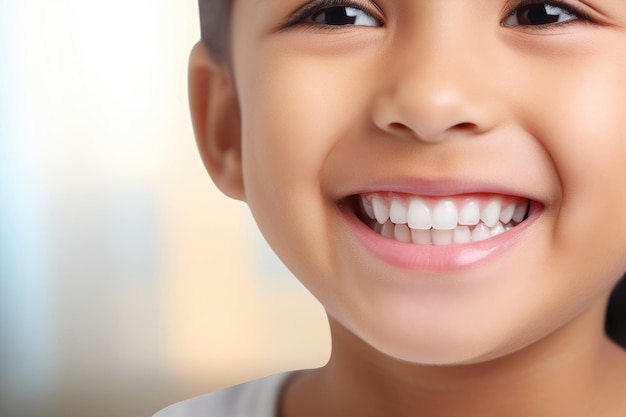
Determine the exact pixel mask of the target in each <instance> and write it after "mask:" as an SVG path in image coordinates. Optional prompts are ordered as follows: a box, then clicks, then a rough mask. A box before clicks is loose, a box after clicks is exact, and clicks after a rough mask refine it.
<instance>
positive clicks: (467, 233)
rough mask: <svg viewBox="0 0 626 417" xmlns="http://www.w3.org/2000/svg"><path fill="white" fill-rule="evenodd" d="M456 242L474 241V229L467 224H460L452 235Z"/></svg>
mask: <svg viewBox="0 0 626 417" xmlns="http://www.w3.org/2000/svg"><path fill="white" fill-rule="evenodd" d="M452 240H453V241H454V243H467V242H471V241H472V231H471V230H470V228H469V227H467V226H459V227H457V228H456V229H454V234H453V236H452Z"/></svg>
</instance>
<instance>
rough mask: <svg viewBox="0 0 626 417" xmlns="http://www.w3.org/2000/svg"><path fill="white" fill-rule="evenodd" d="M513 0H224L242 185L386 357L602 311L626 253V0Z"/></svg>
mask: <svg viewBox="0 0 626 417" xmlns="http://www.w3.org/2000/svg"><path fill="white" fill-rule="evenodd" d="M518 3H519V2H518V1H512V0H510V1H505V0H446V1H430V0H415V1H405V0H379V1H377V2H376V3H374V2H372V1H368V0H355V1H352V2H350V3H349V7H345V6H342V7H339V6H334V7H331V6H324V4H325V3H324V1H323V0H322V1H319V2H318V1H315V0H314V1H313V2H309V3H307V1H305V0H261V1H259V0H237V1H236V2H235V7H234V22H233V25H234V26H233V55H232V56H233V61H232V64H233V68H234V70H233V71H234V72H233V74H234V79H235V83H236V86H237V92H238V97H239V103H240V106H241V107H240V108H241V122H242V131H241V135H242V138H241V143H242V166H243V186H244V190H245V199H246V201H247V202H248V203H249V205H250V207H251V209H252V212H253V214H254V216H255V217H256V220H257V222H258V224H259V227H260V228H261V230H262V231H263V233H264V234H265V236H266V237H267V239H268V241H269V243H270V244H271V246H272V247H273V248H274V249H275V251H276V252H277V253H278V254H279V256H280V257H281V258H282V259H283V260H284V262H285V263H286V264H287V266H288V267H289V268H290V269H291V270H292V271H293V272H294V273H295V275H296V276H297V277H298V278H299V279H300V280H301V281H302V282H303V283H304V284H305V285H306V286H307V287H308V288H309V289H310V290H311V291H312V292H313V293H314V295H315V296H316V297H317V298H318V299H319V300H320V301H321V302H322V303H323V305H324V306H325V308H326V309H327V311H328V313H329V314H330V315H331V316H332V317H333V318H334V319H336V320H337V321H338V322H339V323H341V324H342V325H343V326H345V327H346V328H348V329H349V330H351V331H352V332H353V333H354V334H356V335H357V336H359V337H360V338H362V339H363V340H364V341H366V342H367V343H369V344H371V345H372V346H374V347H376V348H377V349H379V350H381V351H382V352H385V353H387V354H389V355H391V356H395V357H398V358H401V359H405V360H409V361H416V362H420V363H469V362H475V361H480V360H485V359H488V358H494V357H498V356H501V355H504V354H507V353H510V352H513V351H515V350H518V349H521V348H522V347H524V346H526V345H528V344H530V343H532V342H534V341H536V340H538V339H540V338H542V337H544V336H546V335H548V334H550V333H552V332H554V331H555V330H556V329H558V328H560V327H561V326H563V325H564V324H566V323H569V322H570V321H571V320H572V319H577V318H579V317H580V315H581V314H583V313H586V312H588V311H594V312H598V311H600V310H599V309H601V308H603V304H602V303H603V302H604V301H605V299H606V296H607V294H608V292H609V291H610V289H611V287H612V286H613V284H614V283H615V281H616V280H617V278H618V277H619V276H620V275H621V274H622V273H623V271H624V270H626V256H625V254H626V215H623V213H624V212H626V192H624V191H625V184H626V114H625V111H626V30H625V29H626V3H624V2H623V1H622V0H602V1H600V0H588V1H585V2H582V1H567V2H563V4H562V5H561V6H560V7H557V6H549V5H547V4H545V3H541V2H537V3H533V4H531V5H528V6H525V7H521V8H519V7H518ZM318 4H319V7H318ZM328 4H330V2H328ZM324 8H326V11H323V10H322V9H324ZM307 9H308V10H309V11H308V12H307ZM352 15H355V16H356V18H353V17H351V16H352ZM297 18H301V20H300V21H299V22H300V23H298V22H297V21H296V19H297ZM313 22H318V24H316V23H313ZM324 22H325V23H335V24H336V25H333V26H324V25H322V24H321V23H324ZM350 23H355V25H350ZM533 25H537V26H533ZM416 197H421V203H420V200H419V199H418V198H416ZM494 198H495V199H494ZM363 199H365V200H367V201H368V202H370V203H371V204H374V205H376V213H375V214H376V215H377V216H378V217H379V218H380V220H381V221H383V223H384V222H385V219H386V215H385V214H386V213H385V211H386V207H388V206H389V205H393V207H392V209H391V211H392V220H393V222H392V223H390V222H387V223H386V224H385V225H384V226H374V225H375V223H377V222H376V221H375V220H371V219H370V217H371V216H370V215H368V214H367V211H370V210H369V208H368V209H364V208H362V203H361V200H363ZM498 199H499V201H500V202H501V205H502V206H501V208H498ZM374 200H376V201H374ZM494 201H495V202H494ZM526 202H529V210H528V213H527V216H526V219H525V220H523V221H521V220H522V218H520V217H515V218H516V219H517V221H515V220H510V219H511V211H512V210H515V211H517V213H516V216H520V215H521V216H522V217H524V214H526V213H525V210H524V209H525V204H526ZM468 203H469V206H471V205H472V204H473V205H476V206H478V208H479V211H480V210H483V211H486V212H487V213H483V214H484V216H483V217H485V218H483V219H481V220H480V223H479V224H478V225H476V224H475V223H476V221H477V220H476V219H475V215H476V213H475V212H474V213H473V212H472V209H470V208H468V209H467V210H468V212H466V213H460V212H461V211H463V210H462V209H463V208H464V207H465V206H466V205H468ZM366 205H367V204H366ZM409 206H410V207H411V208H410V210H409V208H408V207H409ZM488 206H491V207H490V208H489V207H488ZM455 207H456V208H455ZM511 207H512V208H511ZM506 208H508V210H505V209H506ZM485 209H486V210H485ZM426 211H430V218H429V217H428V216H426V215H424V212H426ZM489 211H492V213H491V214H489V213H488V212H489ZM507 211H508V212H509V213H506V212H507ZM420 213H422V214H420ZM494 213H495V214H494ZM520 213H521V214H520ZM370 214H371V213H370ZM500 214H502V217H503V220H502V223H503V224H502V225H498V223H496V222H497V221H498V218H499V215H500ZM407 215H408V217H409V219H406V217H407ZM491 217H493V218H491ZM406 221H409V222H410V224H411V225H412V226H414V228H415V229H417V230H416V231H411V230H410V229H409V228H408V226H404V225H400V226H397V227H396V226H395V224H402V223H404V222H406ZM429 221H430V225H431V226H433V227H434V228H435V229H437V230H435V231H432V230H431V231H426V230H421V231H419V229H420V228H421V229H426V228H428V223H429ZM518 221H521V224H519V225H517V223H518ZM463 223H467V224H469V225H463ZM494 223H495V224H494ZM459 224H460V225H459ZM501 226H502V228H501ZM511 226H512V228H511ZM373 229H375V230H373ZM503 229H504V230H505V231H504V233H501V234H498V233H499V232H502V231H503ZM506 229H510V230H506ZM492 232H493V233H496V234H497V235H496V236H495V237H490V238H488V236H489V234H490V233H492ZM382 234H385V235H386V236H393V237H385V236H383V235H382ZM409 238H410V239H414V240H415V241H417V242H421V243H405V242H401V241H400V240H403V241H406V240H407V239H409ZM468 239H475V240H476V242H469V243H454V242H456V241H458V242H466V241H467V240H468ZM480 239H485V240H480ZM451 240H452V243H450V241H451ZM478 240H480V241H478ZM598 317H599V315H598ZM576 321H577V320H575V321H574V322H576ZM595 324H597V325H598V326H600V322H599V321H598V322H597V323H595Z"/></svg>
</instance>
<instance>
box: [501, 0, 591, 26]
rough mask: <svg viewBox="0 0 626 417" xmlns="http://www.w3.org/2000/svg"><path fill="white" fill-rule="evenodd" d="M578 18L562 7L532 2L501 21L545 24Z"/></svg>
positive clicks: (511, 24)
mask: <svg viewBox="0 0 626 417" xmlns="http://www.w3.org/2000/svg"><path fill="white" fill-rule="evenodd" d="M578 18H579V15H578V14H576V13H575V12H573V11H571V10H568V9H566V8H564V7H559V6H553V5H550V4H546V3H534V4H527V5H525V6H521V7H518V8H517V9H515V10H514V11H513V13H511V14H510V15H508V16H507V18H506V19H505V20H504V21H503V22H502V23H503V25H504V26H546V25H552V24H557V23H564V22H568V21H570V20H575V19H578Z"/></svg>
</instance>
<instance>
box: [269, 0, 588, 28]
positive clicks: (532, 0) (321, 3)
mask: <svg viewBox="0 0 626 417" xmlns="http://www.w3.org/2000/svg"><path fill="white" fill-rule="evenodd" d="M536 4H545V5H548V6H553V7H558V8H560V9H562V10H563V11H564V12H567V13H570V14H572V15H573V16H575V17H576V18H575V19H572V20H567V21H565V22H559V23H553V24H548V25H534V26H522V27H526V28H529V29H530V30H546V29H548V28H551V27H554V26H563V25H568V24H572V23H575V22H581V21H582V22H586V23H593V22H594V20H593V19H592V18H591V17H590V16H589V15H588V14H587V13H585V12H584V11H583V10H581V9H580V8H579V7H576V6H574V5H572V4H569V3H567V2H565V1H562V0H547V1H539V0H519V1H517V3H516V4H515V5H514V6H512V7H510V10H509V11H508V12H507V14H506V15H505V18H504V19H503V20H502V22H501V25H502V26H506V25H504V20H505V19H508V18H509V17H510V16H511V15H513V14H514V13H516V12H517V11H518V10H519V9H521V8H522V7H525V6H531V5H536ZM333 7H352V8H355V9H360V10H363V11H364V12H365V13H367V14H369V15H370V16H372V17H374V18H375V19H376V20H377V21H378V22H379V23H380V26H381V27H382V26H385V25H384V22H383V20H382V19H381V18H380V16H381V15H382V12H381V10H380V9H379V8H378V7H377V6H376V7H375V10H371V9H372V8H374V7H369V8H368V7H367V6H366V5H365V4H363V2H357V1H353V0H311V1H310V2H308V3H307V4H305V5H304V6H303V7H301V8H300V9H299V10H297V11H296V12H295V13H294V14H293V15H292V17H291V18H290V19H289V20H288V21H287V22H286V23H285V24H283V25H281V28H280V30H286V29H290V28H293V27H296V26H302V25H308V26H320V27H324V26H323V25H316V24H315V23H313V22H309V21H307V19H310V18H311V17H312V16H315V15H316V14H317V13H319V12H321V11H323V10H327V9H331V8H333ZM324 28H325V29H327V30H333V29H338V28H341V26H337V27H332V26H328V27H324Z"/></svg>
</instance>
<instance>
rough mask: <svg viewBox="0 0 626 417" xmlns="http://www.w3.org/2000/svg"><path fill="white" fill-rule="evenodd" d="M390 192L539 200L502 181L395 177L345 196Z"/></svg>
mask: <svg viewBox="0 0 626 417" xmlns="http://www.w3.org/2000/svg"><path fill="white" fill-rule="evenodd" d="M377 192H390V193H399V194H410V195H416V196H432V197H446V196H455V195H463V194H496V195H507V196H513V197H521V198H526V199H529V200H532V201H539V200H540V198H539V196H537V195H533V193H532V192H530V191H528V190H521V189H518V188H516V187H514V186H509V185H504V184H500V183H493V182H485V181H472V180H468V179H463V180H458V179H445V180H424V179H415V178H395V179H383V180H376V181H372V182H369V183H366V184H364V185H361V186H359V187H357V188H355V189H354V190H352V191H349V192H346V193H344V194H343V197H347V196H350V195H359V194H364V193H377Z"/></svg>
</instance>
